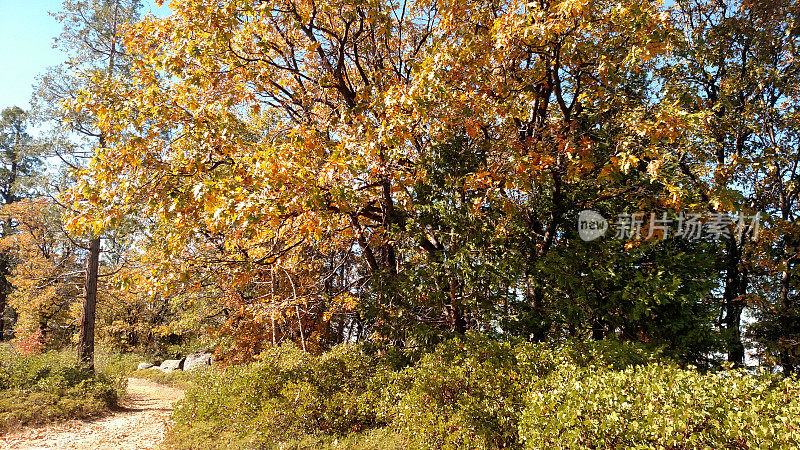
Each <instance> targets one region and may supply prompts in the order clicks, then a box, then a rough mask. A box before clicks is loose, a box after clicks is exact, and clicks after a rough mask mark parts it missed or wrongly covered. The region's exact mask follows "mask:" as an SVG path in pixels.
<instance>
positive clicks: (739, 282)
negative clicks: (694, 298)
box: [723, 239, 747, 367]
mask: <svg viewBox="0 0 800 450" xmlns="http://www.w3.org/2000/svg"><path fill="white" fill-rule="evenodd" d="M727 247H728V251H727V253H728V255H727V261H726V267H725V291H724V293H723V301H724V306H725V331H726V332H727V350H728V362H732V363H733V364H734V365H735V366H737V367H742V366H744V344H742V330H741V321H742V310H743V309H744V302H743V300H742V296H743V295H744V294H745V291H746V289H747V274H746V273H744V271H742V270H740V268H739V262H740V261H741V259H742V253H741V248H740V247H739V245H738V243H737V242H736V241H735V240H734V239H729V240H727Z"/></svg>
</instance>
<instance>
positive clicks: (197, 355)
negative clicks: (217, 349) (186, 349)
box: [183, 351, 214, 370]
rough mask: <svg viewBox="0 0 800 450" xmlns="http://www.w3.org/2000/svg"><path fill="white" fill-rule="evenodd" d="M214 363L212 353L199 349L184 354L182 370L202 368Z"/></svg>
mask: <svg viewBox="0 0 800 450" xmlns="http://www.w3.org/2000/svg"><path fill="white" fill-rule="evenodd" d="M212 364H214V355H212V354H211V353H209V352H205V351H200V352H194V353H190V354H188V355H186V358H185V361H184V363H183V370H203V369H207V368H208V367H211V365H212Z"/></svg>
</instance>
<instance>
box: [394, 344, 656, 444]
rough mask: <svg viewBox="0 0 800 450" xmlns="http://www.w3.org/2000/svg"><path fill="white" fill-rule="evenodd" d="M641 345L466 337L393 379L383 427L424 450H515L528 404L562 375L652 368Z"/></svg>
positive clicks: (649, 354)
mask: <svg viewBox="0 0 800 450" xmlns="http://www.w3.org/2000/svg"><path fill="white" fill-rule="evenodd" d="M655 358H656V356H655V353H653V352H652V351H650V350H647V349H646V348H645V347H643V346H640V345H632V344H627V343H620V342H616V341H603V342H592V343H583V342H578V341H574V342H565V343H562V344H561V345H548V344H537V343H530V342H525V341H516V342H506V341H497V340H494V339H491V338H489V337H487V336H485V335H482V334H478V333H467V334H466V335H464V336H463V337H460V338H455V339H452V340H449V341H446V342H444V343H442V344H440V345H439V346H438V347H437V348H436V349H435V351H433V352H431V353H429V354H427V355H425V356H424V357H423V358H422V359H421V360H420V361H419V362H418V363H417V364H416V365H415V366H413V367H409V368H407V369H405V370H403V371H401V372H400V373H398V374H397V375H396V376H394V378H393V382H392V386H391V388H390V389H389V390H388V391H387V393H386V395H385V403H384V408H383V411H385V414H386V417H384V420H385V421H386V422H390V423H391V424H392V426H393V427H394V428H395V429H397V430H398V431H399V432H400V433H402V434H403V435H404V436H405V437H406V438H407V439H408V440H410V441H411V442H414V443H415V445H417V446H419V447H424V448H453V449H455V448H513V447H517V446H519V437H518V435H517V430H518V421H519V416H520V413H521V411H522V409H523V408H524V398H525V394H526V392H528V391H529V390H530V389H531V388H532V387H533V386H535V385H536V383H537V382H538V381H539V380H540V379H543V378H546V377H548V376H549V374H550V373H551V372H553V371H555V370H558V368H560V367H564V366H566V365H571V366H587V365H590V364H591V365H599V366H604V367H605V366H611V367H617V368H622V367H627V366H631V365H637V364H644V363H647V362H649V361H653V360H654V359H655Z"/></svg>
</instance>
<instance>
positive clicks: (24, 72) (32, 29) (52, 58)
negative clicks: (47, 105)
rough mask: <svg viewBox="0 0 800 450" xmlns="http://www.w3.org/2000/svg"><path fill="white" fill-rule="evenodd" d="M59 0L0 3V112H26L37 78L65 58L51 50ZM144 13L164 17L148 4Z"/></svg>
mask: <svg viewBox="0 0 800 450" xmlns="http://www.w3.org/2000/svg"><path fill="white" fill-rule="evenodd" d="M61 1H62V0H0V109H3V108H5V107H8V106H13V105H17V106H20V107H22V108H25V109H27V108H28V107H29V101H30V97H31V93H32V91H33V88H32V85H33V83H34V81H35V79H36V76H37V75H38V74H40V73H42V72H44V71H45V69H46V68H47V67H49V66H53V65H56V64H59V63H60V62H62V61H64V59H66V56H65V55H64V54H63V53H61V52H60V51H59V50H57V49H54V48H52V47H53V38H55V37H56V36H58V34H59V33H60V32H61V26H60V25H59V24H58V22H56V21H55V19H54V18H53V17H51V16H50V15H49V14H48V12H49V11H57V10H59V9H61ZM143 3H144V4H145V10H151V11H153V10H155V11H156V12H157V14H158V15H165V14H167V13H168V9H167V8H166V6H165V7H163V8H160V9H157V8H156V7H155V6H154V5H153V3H152V1H151V0H145V1H143Z"/></svg>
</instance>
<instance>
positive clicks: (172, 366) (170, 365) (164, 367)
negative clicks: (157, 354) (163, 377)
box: [158, 359, 183, 372]
mask: <svg viewBox="0 0 800 450" xmlns="http://www.w3.org/2000/svg"><path fill="white" fill-rule="evenodd" d="M158 368H159V370H161V371H162V372H172V371H173V370H182V369H183V359H167V360H165V361H164V362H162V363H161V365H160V366H158Z"/></svg>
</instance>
